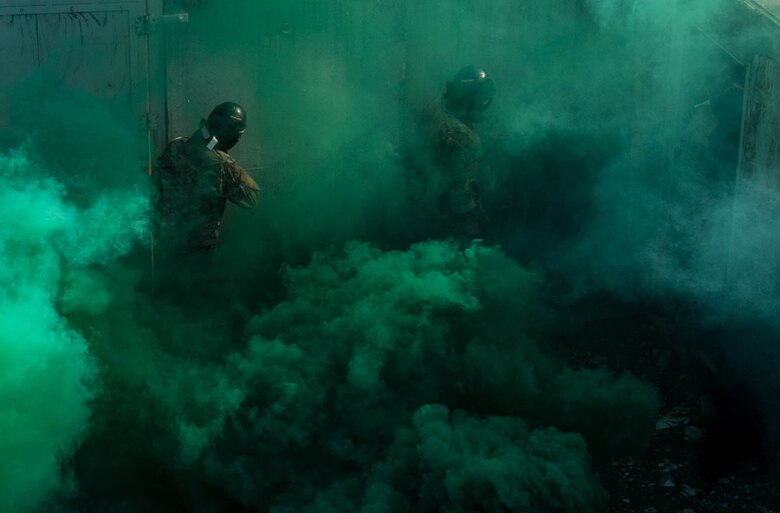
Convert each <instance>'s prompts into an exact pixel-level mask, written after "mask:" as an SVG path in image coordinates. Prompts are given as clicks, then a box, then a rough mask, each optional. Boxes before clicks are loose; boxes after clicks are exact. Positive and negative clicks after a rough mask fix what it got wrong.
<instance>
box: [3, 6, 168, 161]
mask: <svg viewBox="0 0 780 513" xmlns="http://www.w3.org/2000/svg"><path fill="white" fill-rule="evenodd" d="M161 13H162V0H103V1H94V0H93V1H83V2H74V1H72V0H70V1H66V0H35V1H33V0H3V1H2V2H0V70H2V73H0V87H1V86H13V85H14V84H17V83H19V82H21V81H22V80H24V79H25V78H28V77H30V76H32V75H34V74H35V73H36V72H38V71H39V70H44V69H45V70H47V71H48V72H50V73H52V74H53V75H54V76H56V77H57V78H58V79H60V80H61V81H62V84H63V86H64V87H73V88H81V89H84V90H86V91H88V92H89V93H91V94H93V95H95V96H96V97H98V98H100V99H103V100H105V101H106V102H108V103H109V104H110V105H112V106H115V107H117V108H118V109H121V110H123V111H126V112H132V113H133V115H134V116H136V119H137V122H138V126H139V130H141V131H143V136H144V140H145V141H146V144H145V145H144V146H145V147H144V150H143V152H144V162H145V165H144V167H145V168H146V169H147V170H148V168H149V166H150V165H151V161H152V156H153V155H154V153H155V149H156V148H157V147H159V145H161V144H162V143H163V142H164V138H165V129H164V120H165V115H164V107H165V103H164V84H165V80H164V63H163V61H162V58H161V57H162V54H161V51H162V44H161V40H160V36H158V35H157V34H155V33H154V31H153V30H150V26H151V24H150V23H148V21H149V20H154V19H155V18H156V17H157V16H159V15H161ZM0 110H1V109H0ZM4 120H6V122H7V116H3V115H2V114H1V113H0V124H2V123H3V122H4Z"/></svg>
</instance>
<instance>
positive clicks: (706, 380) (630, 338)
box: [557, 308, 780, 513]
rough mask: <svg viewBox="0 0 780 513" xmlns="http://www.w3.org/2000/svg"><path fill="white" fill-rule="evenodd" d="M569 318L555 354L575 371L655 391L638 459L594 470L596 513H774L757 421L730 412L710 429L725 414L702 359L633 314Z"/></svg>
mask: <svg viewBox="0 0 780 513" xmlns="http://www.w3.org/2000/svg"><path fill="white" fill-rule="evenodd" d="M577 315H579V317H580V320H575V321H573V325H576V331H577V332H578V333H579V334H580V336H573V337H564V338H566V339H567V340H566V341H565V343H562V344H561V345H560V346H557V347H558V349H559V350H561V351H565V352H566V354H562V355H561V356H563V357H565V358H566V359H567V360H568V361H569V362H570V363H571V364H572V365H573V366H575V367H576V366H606V367H608V368H610V369H613V370H617V371H629V372H631V373H632V374H634V375H635V376H637V377H639V378H642V379H644V380H646V381H648V382H649V383H651V384H652V385H654V386H655V387H656V389H657V390H658V392H659V394H660V397H661V404H662V406H661V412H660V417H659V419H658V420H659V423H658V424H657V425H656V428H655V430H654V432H653V435H652V438H651V441H650V443H649V446H648V447H647V448H646V450H645V451H644V452H642V453H641V454H639V455H637V456H634V457H630V458H624V459H619V460H616V461H611V462H602V463H600V464H599V467H598V468H597V470H598V472H599V474H600V477H601V481H602V484H603V486H604V487H605V488H606V490H607V492H608V493H609V502H608V504H607V507H606V508H605V509H604V510H603V511H604V513H737V512H749V513H754V512H755V513H780V475H778V474H780V473H777V472H771V471H770V470H769V469H768V468H767V466H766V465H765V464H764V462H763V458H762V455H761V453H760V448H759V444H758V443H757V442H756V440H757V439H759V438H760V434H759V433H758V432H757V431H756V426H755V424H756V423H755V422H752V421H751V419H750V416H749V415H747V414H744V415H743V412H741V411H739V404H737V405H736V410H728V408H727V410H728V411H727V412H726V413H725V414H726V415H727V416H730V418H727V419H726V424H728V426H727V427H726V428H723V429H722V428H721V427H719V426H722V425H723V424H724V419H723V418H722V417H723V412H722V411H720V412H719V415H720V416H718V415H714V414H713V410H723V409H724V408H723V407H722V405H720V402H719V400H718V398H717V397H713V394H715V395H717V390H716V389H713V387H712V382H713V379H712V376H711V371H710V369H709V368H708V365H707V362H706V357H705V358H703V357H702V355H700V354H695V353H693V354H692V353H691V352H690V351H687V350H685V349H682V348H681V346H684V344H680V343H679V341H678V340H675V335H674V331H675V330H674V327H673V326H671V327H670V322H669V320H668V317H665V316H663V315H659V314H658V313H653V312H648V311H647V310H646V309H642V308H634V309H632V308H628V309H626V308H618V309H615V308H607V309H605V310H602V311H597V312H594V311H590V312H585V313H584V314H583V313H582V312H579V313H578V314H577ZM583 333H586V334H587V337H583V336H581V335H582V334H583ZM736 402H737V403H739V399H738V398H737V401H736ZM713 404H718V405H719V406H717V407H715V406H713ZM713 417H716V418H717V422H715V421H713ZM715 429H717V430H718V431H719V432H717V433H715V434H713V432H714V430H715Z"/></svg>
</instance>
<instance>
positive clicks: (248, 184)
mask: <svg viewBox="0 0 780 513" xmlns="http://www.w3.org/2000/svg"><path fill="white" fill-rule="evenodd" d="M225 172H226V174H227V187H226V191H225V192H226V196H227V199H229V200H230V201H231V202H233V203H235V204H236V205H238V206H239V207H242V208H253V207H254V206H255V205H257V198H258V197H259V195H260V186H259V185H257V182H255V181H254V179H253V178H252V177H251V176H249V173H247V172H246V171H245V170H244V169H243V168H242V167H241V166H239V165H238V164H237V163H236V162H235V161H233V162H228V163H227V164H226V166H225Z"/></svg>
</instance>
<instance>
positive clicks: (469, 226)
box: [423, 66, 496, 240]
mask: <svg viewBox="0 0 780 513" xmlns="http://www.w3.org/2000/svg"><path fill="white" fill-rule="evenodd" d="M495 90H496V89H495V84H494V83H493V80H492V79H490V78H488V76H487V73H485V71H483V70H481V69H479V68H477V67H475V66H468V67H465V68H463V69H461V70H460V71H458V73H457V74H456V75H455V76H454V77H453V79H452V80H451V81H449V82H447V89H446V92H445V93H444V95H442V97H441V98H438V99H437V100H435V101H434V102H433V103H432V104H431V105H429V106H428V108H427V109H426V111H425V113H424V115H423V125H424V126H425V127H426V129H425V131H426V133H425V134H423V135H424V136H425V138H426V139H427V141H428V144H429V149H430V150H431V151H432V154H431V155H430V156H431V158H432V162H430V165H428V166H426V167H427V168H428V169H427V170H426V171H425V172H424V173H423V174H424V176H423V179H424V181H425V184H424V187H425V189H426V191H427V194H428V196H429V197H431V198H432V199H433V200H434V201H435V202H436V203H437V204H438V206H437V210H438V215H439V216H440V217H441V218H442V224H443V225H444V228H443V231H445V232H446V234H447V235H451V236H455V237H457V238H461V239H467V240H470V239H474V238H483V237H484V236H485V228H486V216H485V214H484V211H483V210H482V204H481V201H480V195H479V187H478V185H477V175H478V171H479V162H480V152H481V141H480V137H479V134H477V132H476V130H475V129H474V124H475V123H477V122H479V121H481V120H482V119H483V118H484V111H485V109H487V107H488V106H489V105H490V103H491V102H492V100H493V96H494V94H495Z"/></svg>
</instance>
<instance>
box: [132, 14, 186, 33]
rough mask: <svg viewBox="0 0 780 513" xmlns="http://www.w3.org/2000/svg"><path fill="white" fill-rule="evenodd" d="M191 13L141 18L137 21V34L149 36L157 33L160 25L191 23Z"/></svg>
mask: <svg viewBox="0 0 780 513" xmlns="http://www.w3.org/2000/svg"><path fill="white" fill-rule="evenodd" d="M189 21H190V13H188V12H180V13H177V14H164V15H162V16H139V17H137V18H136V19H135V33H136V34H138V35H139V36H148V35H149V34H154V33H155V32H156V31H157V27H159V26H160V25H177V24H179V23H189Z"/></svg>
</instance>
